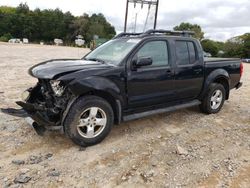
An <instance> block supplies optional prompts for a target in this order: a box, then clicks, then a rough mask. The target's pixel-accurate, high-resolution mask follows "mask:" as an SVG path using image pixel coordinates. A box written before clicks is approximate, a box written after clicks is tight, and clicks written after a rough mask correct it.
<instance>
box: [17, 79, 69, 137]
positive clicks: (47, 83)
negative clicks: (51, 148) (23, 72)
mask: <svg viewBox="0 0 250 188" xmlns="http://www.w3.org/2000/svg"><path fill="white" fill-rule="evenodd" d="M72 96H73V95H72V94H71V93H70V91H69V90H67V89H66V88H65V87H64V85H63V83H62V82H60V81H58V80H48V79H39V81H38V83H37V85H36V86H35V87H33V88H30V89H28V90H27V91H25V93H24V94H23V97H24V99H23V101H17V102H16V103H17V104H18V105H19V106H21V107H22V108H23V109H24V110H25V111H26V112H27V114H28V117H27V118H26V120H27V121H28V122H29V123H30V124H32V126H33V127H34V128H35V130H36V132H37V133H38V134H39V135H42V134H43V132H44V131H45V130H46V129H47V130H63V126H62V121H63V119H64V115H65V113H64V112H65V109H66V108H67V105H68V102H69V101H70V99H71V97H72Z"/></svg>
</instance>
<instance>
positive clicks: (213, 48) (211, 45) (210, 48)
mask: <svg viewBox="0 0 250 188" xmlns="http://www.w3.org/2000/svg"><path fill="white" fill-rule="evenodd" d="M201 45H202V47H203V50H204V51H205V52H208V53H210V54H211V55H212V56H213V57H215V56H217V54H218V51H219V48H218V44H217V43H216V42H215V41H212V40H209V39H205V40H202V41H201Z"/></svg>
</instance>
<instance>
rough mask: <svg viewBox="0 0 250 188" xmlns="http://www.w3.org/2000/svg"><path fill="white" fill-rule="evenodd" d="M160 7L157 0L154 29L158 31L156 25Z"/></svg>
mask: <svg viewBox="0 0 250 188" xmlns="http://www.w3.org/2000/svg"><path fill="white" fill-rule="evenodd" d="M158 5H159V0H157V2H156V10H155V22H154V29H156V24H157V14H158Z"/></svg>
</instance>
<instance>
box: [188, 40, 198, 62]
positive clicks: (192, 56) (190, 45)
mask: <svg viewBox="0 0 250 188" xmlns="http://www.w3.org/2000/svg"><path fill="white" fill-rule="evenodd" d="M188 50H189V61H190V62H189V63H191V64H192V63H194V62H195V61H196V53H195V48H194V43H193V42H188Z"/></svg>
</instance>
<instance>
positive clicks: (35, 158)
mask: <svg viewBox="0 0 250 188" xmlns="http://www.w3.org/2000/svg"><path fill="white" fill-rule="evenodd" d="M40 162H42V156H41V155H40V156H36V155H31V156H30V157H29V163H30V164H38V163H40Z"/></svg>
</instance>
